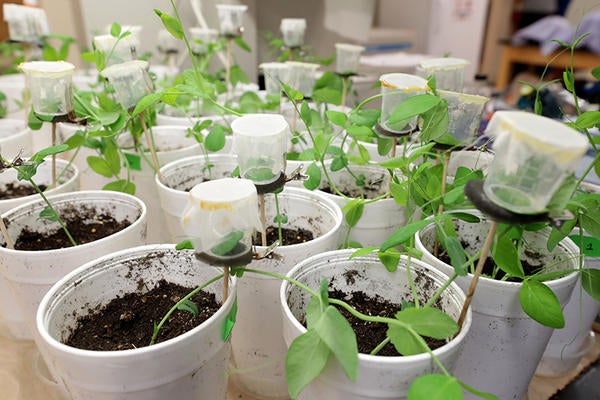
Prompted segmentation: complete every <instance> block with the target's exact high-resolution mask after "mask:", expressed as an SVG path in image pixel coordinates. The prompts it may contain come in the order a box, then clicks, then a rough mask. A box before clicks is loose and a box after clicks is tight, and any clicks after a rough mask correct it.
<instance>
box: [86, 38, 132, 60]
mask: <svg viewBox="0 0 600 400" xmlns="http://www.w3.org/2000/svg"><path fill="white" fill-rule="evenodd" d="M94 48H95V49H97V50H100V51H102V52H104V54H105V55H106V65H107V66H110V65H114V64H121V63H124V62H126V61H132V60H135V57H136V50H135V49H136V40H135V39H133V38H132V35H129V36H125V37H124V38H122V39H117V38H116V37H114V36H112V35H98V36H94Z"/></svg>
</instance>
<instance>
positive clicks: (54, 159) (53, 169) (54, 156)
mask: <svg viewBox="0 0 600 400" xmlns="http://www.w3.org/2000/svg"><path fill="white" fill-rule="evenodd" d="M52 146H53V147H54V146H56V122H54V121H52ZM51 187H52V188H55V187H56V154H52V186H51Z"/></svg>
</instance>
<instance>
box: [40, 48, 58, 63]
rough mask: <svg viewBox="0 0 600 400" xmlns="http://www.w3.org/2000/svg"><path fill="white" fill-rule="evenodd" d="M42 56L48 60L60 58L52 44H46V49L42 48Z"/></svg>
mask: <svg viewBox="0 0 600 400" xmlns="http://www.w3.org/2000/svg"><path fill="white" fill-rule="evenodd" d="M42 57H43V59H44V60H46V61H58V60H59V56H58V52H57V51H56V50H55V49H54V48H53V47H52V46H49V45H45V46H44V49H43V50H42Z"/></svg>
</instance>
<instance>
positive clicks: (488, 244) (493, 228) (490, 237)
mask: <svg viewBox="0 0 600 400" xmlns="http://www.w3.org/2000/svg"><path fill="white" fill-rule="evenodd" d="M497 229H498V222H496V221H493V222H492V225H491V226H490V230H489V232H488V235H487V237H486V238H485V242H484V243H483V248H482V249H481V254H480V255H479V260H478V261H477V266H476V267H475V274H474V275H473V279H471V285H470V286H469V292H468V293H467V298H466V299H465V304H463V308H462V310H461V311H460V317H459V318H458V329H459V331H460V329H461V328H462V325H463V323H464V322H465V318H466V316H467V310H468V309H469V305H470V304H471V300H472V299H473V295H474V294H475V289H476V288H477V282H478V281H479V277H480V276H481V272H482V271H483V266H484V265H485V261H486V259H487V256H488V254H489V252H490V248H491V247H492V241H493V240H494V236H495V235H496V230H497Z"/></svg>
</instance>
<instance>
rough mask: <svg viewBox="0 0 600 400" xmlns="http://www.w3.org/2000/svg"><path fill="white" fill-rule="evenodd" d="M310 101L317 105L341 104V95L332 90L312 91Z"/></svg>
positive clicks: (337, 91)
mask: <svg viewBox="0 0 600 400" xmlns="http://www.w3.org/2000/svg"><path fill="white" fill-rule="evenodd" d="M312 99H313V100H314V101H315V102H317V103H329V104H335V105H340V104H342V93H341V92H340V91H339V90H336V89H333V88H329V87H326V88H320V89H314V90H313V94H312Z"/></svg>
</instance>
